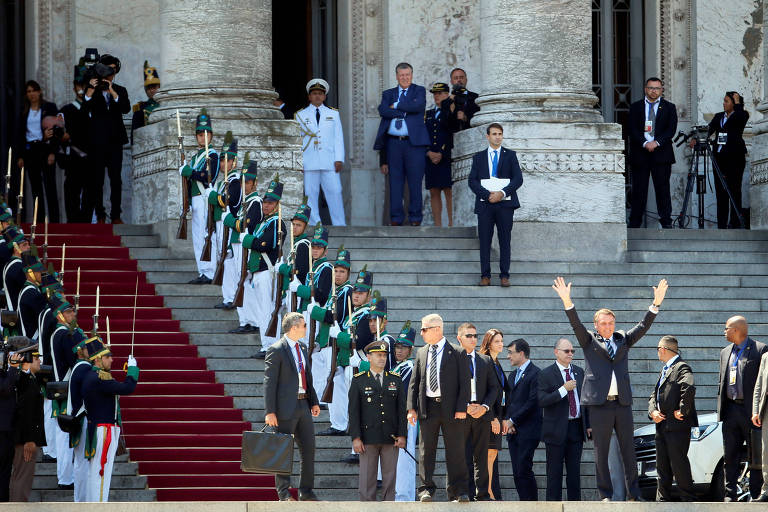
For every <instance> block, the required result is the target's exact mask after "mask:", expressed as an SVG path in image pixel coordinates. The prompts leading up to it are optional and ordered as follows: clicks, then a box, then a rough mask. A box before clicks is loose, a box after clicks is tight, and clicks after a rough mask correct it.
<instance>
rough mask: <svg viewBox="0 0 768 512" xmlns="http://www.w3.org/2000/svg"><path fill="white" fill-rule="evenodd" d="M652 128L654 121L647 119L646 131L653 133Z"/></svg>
mask: <svg viewBox="0 0 768 512" xmlns="http://www.w3.org/2000/svg"><path fill="white" fill-rule="evenodd" d="M651 130H653V121H646V122H645V133H651Z"/></svg>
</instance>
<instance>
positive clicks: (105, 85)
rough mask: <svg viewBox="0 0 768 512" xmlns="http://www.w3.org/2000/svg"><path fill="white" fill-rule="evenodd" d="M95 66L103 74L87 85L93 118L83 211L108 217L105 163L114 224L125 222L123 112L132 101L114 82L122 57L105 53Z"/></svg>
mask: <svg viewBox="0 0 768 512" xmlns="http://www.w3.org/2000/svg"><path fill="white" fill-rule="evenodd" d="M93 67H94V69H97V68H98V69H100V70H102V73H103V74H104V77H103V78H92V79H91V80H90V82H89V83H88V85H86V89H85V102H84V103H83V110H84V111H85V113H86V114H87V115H88V116H89V119H90V123H89V129H88V144H89V146H88V160H89V167H90V177H89V184H88V187H87V191H86V194H85V197H86V199H85V201H84V202H85V204H84V205H83V215H84V216H85V218H87V219H90V218H91V216H92V215H93V212H94V210H95V211H96V218H97V219H98V220H99V221H100V222H104V220H105V219H106V211H105V210H104V202H103V199H102V195H103V191H104V168H105V167H106V168H107V173H108V174H109V186H110V188H111V193H110V198H109V200H110V203H111V212H110V219H111V221H112V223H113V224H118V223H122V221H121V220H120V213H121V211H122V210H121V202H122V186H123V181H122V177H121V172H122V169H123V145H125V144H127V143H128V134H127V133H126V131H125V125H124V124H123V115H124V114H127V113H128V112H130V111H131V102H130V100H129V99H128V91H126V90H125V87H122V86H120V85H117V84H116V83H114V82H113V80H114V78H115V75H116V74H117V73H119V72H120V61H119V60H118V59H117V58H115V57H113V56H112V55H102V56H101V60H100V61H99V62H98V63H96V64H94V66H93ZM105 67H106V68H112V71H113V73H112V74H107V73H109V71H108V70H106V69H105Z"/></svg>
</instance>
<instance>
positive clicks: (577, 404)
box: [555, 361, 581, 420]
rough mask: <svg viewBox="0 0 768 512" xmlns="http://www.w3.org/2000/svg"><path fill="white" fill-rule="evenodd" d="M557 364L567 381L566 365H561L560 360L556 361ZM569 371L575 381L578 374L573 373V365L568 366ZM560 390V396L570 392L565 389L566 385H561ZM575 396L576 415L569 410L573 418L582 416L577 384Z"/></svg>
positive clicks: (570, 418)
mask: <svg viewBox="0 0 768 512" xmlns="http://www.w3.org/2000/svg"><path fill="white" fill-rule="evenodd" d="M555 363H556V364H557V367H558V368H559V369H560V376H561V377H562V378H563V382H564V383H565V382H567V379H566V378H565V366H563V365H561V364H560V362H559V361H555ZM568 373H570V374H571V380H573V381H575V380H576V376H575V375H574V374H573V366H569V367H568ZM557 391H558V392H560V398H565V396H566V395H567V394H568V391H567V390H566V389H565V386H560V387H559V388H558V389H557ZM573 396H574V397H575V398H576V416H571V413H570V410H569V411H568V419H569V420H572V419H575V418H580V417H581V403H580V402H579V387H578V386H576V387H575V388H573Z"/></svg>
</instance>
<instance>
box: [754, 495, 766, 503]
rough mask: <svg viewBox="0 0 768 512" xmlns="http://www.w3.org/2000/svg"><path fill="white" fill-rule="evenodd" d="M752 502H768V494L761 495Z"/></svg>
mask: <svg viewBox="0 0 768 512" xmlns="http://www.w3.org/2000/svg"><path fill="white" fill-rule="evenodd" d="M752 501H758V502H761V503H765V502H768V494H761V495H760V496H758V497H757V498H752Z"/></svg>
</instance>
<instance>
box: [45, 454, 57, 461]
mask: <svg viewBox="0 0 768 512" xmlns="http://www.w3.org/2000/svg"><path fill="white" fill-rule="evenodd" d="M43 462H56V457H51V456H50V455H43Z"/></svg>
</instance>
